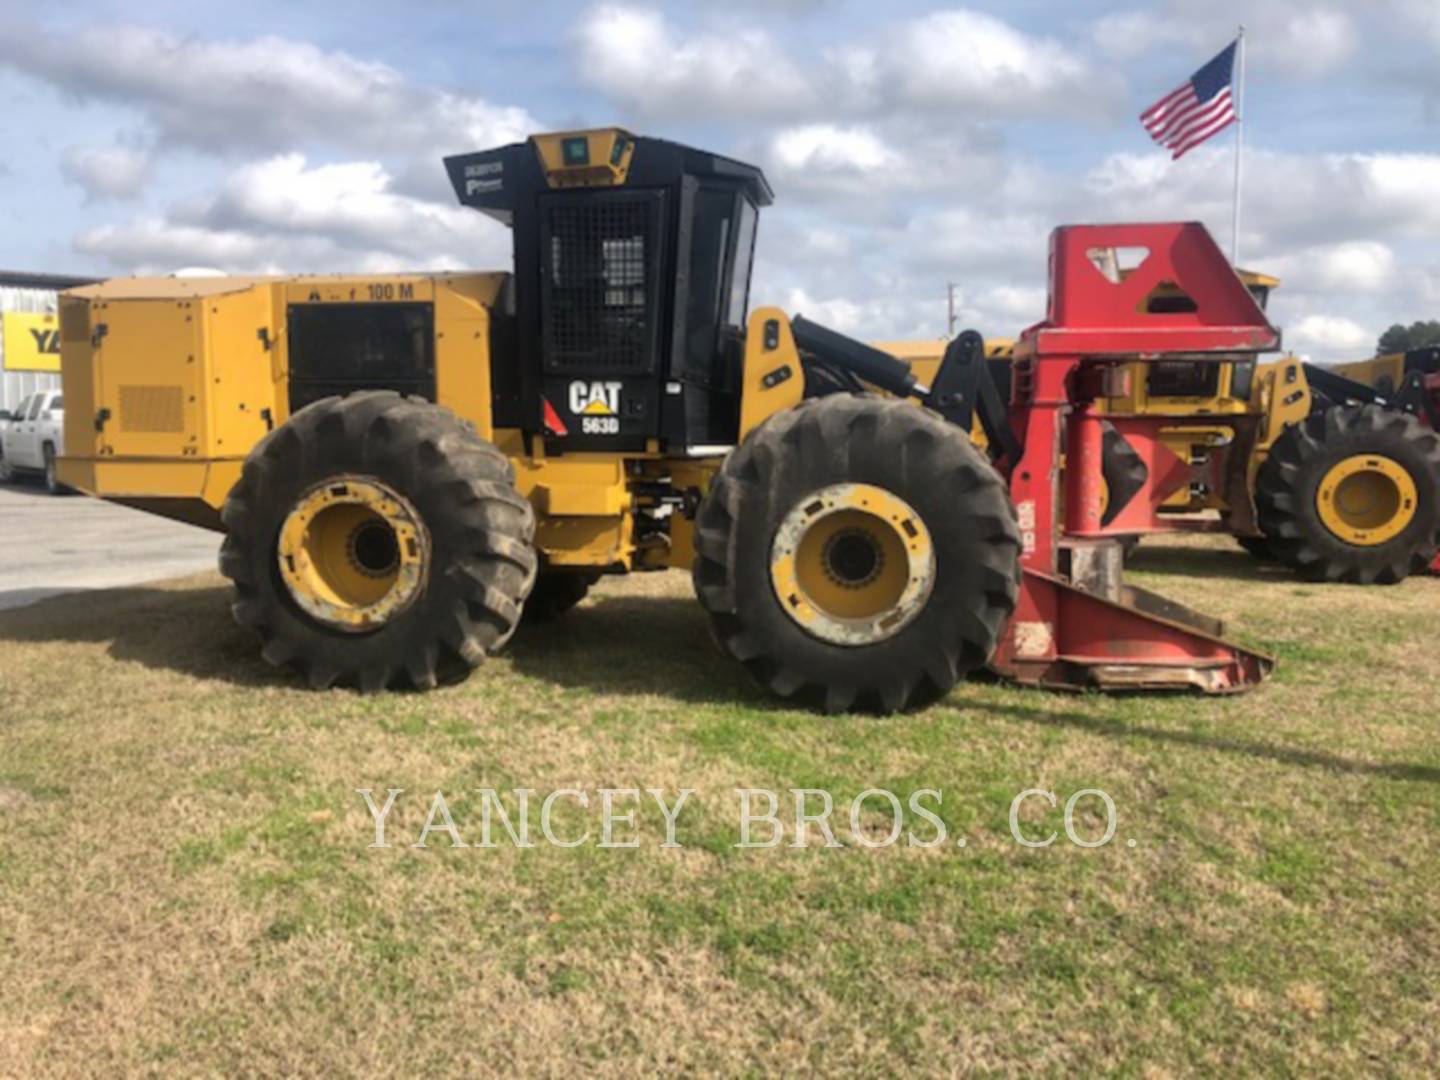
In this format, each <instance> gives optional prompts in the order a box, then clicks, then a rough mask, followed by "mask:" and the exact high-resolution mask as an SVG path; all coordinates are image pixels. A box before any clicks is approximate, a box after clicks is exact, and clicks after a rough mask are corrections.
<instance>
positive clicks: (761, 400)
mask: <svg viewBox="0 0 1440 1080" xmlns="http://www.w3.org/2000/svg"><path fill="white" fill-rule="evenodd" d="M804 396H805V372H804V370H803V369H802V368H801V366H800V352H799V350H798V349H796V347H795V335H794V334H793V333H791V330H790V320H789V318H787V317H786V315H785V313H784V312H783V311H781V310H780V309H779V308H773V307H767V308H757V309H756V310H755V311H754V312H752V313H751V315H750V325H749V326H748V328H747V329H746V331H745V362H744V368H743V373H742V375H741V396H740V432H739V435H738V437H737V441H738V439H743V438H745V436H746V435H748V434H750V432H751V431H753V430H755V428H757V427H759V426H760V425H761V424H762V423H763V422H764V421H765V420H767V419H769V418H770V417H772V416H774V415H775V414H776V413H778V412H780V411H781V410H783V409H790V408H794V407H795V406H796V405H798V404H800V400H801V398H803V397H804Z"/></svg>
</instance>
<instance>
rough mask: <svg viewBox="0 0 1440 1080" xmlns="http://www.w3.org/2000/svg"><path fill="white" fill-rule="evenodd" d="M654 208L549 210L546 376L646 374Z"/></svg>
mask: <svg viewBox="0 0 1440 1080" xmlns="http://www.w3.org/2000/svg"><path fill="white" fill-rule="evenodd" d="M653 206H654V204H653V202H651V201H650V200H624V199H614V200H589V201H586V202H576V203H563V202H557V203H554V204H552V205H551V206H549V207H547V214H546V226H547V229H546V231H547V233H548V236H549V243H548V245H547V250H546V251H545V256H546V266H545V267H544V285H543V293H544V306H545V311H544V323H545V363H546V367H547V368H549V369H550V370H552V371H553V370H560V371H569V370H579V369H584V370H586V371H647V370H649V369H650V367H651V366H652V363H653V356H652V351H653V350H652V348H651V340H652V331H653V325H652V323H653V321H654V317H655V316H654V308H655V304H654V293H655V285H656V282H655V281H654V280H653V274H654V271H653V265H654V261H653V259H652V255H653V254H654V253H653V251H652V250H651V248H652V245H653V244H655V243H656V237H655V236H654V226H653V224H652V223H653V221H654V215H653Z"/></svg>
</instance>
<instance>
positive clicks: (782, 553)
mask: <svg viewBox="0 0 1440 1080" xmlns="http://www.w3.org/2000/svg"><path fill="white" fill-rule="evenodd" d="M695 535H696V559H695V566H694V580H695V591H696V593H697V595H698V596H699V598H700V602H701V604H702V605H703V606H704V607H705V609H706V611H707V612H708V613H709V615H710V623H711V628H712V630H713V631H714V635H715V638H716V640H717V641H718V642H719V644H720V647H721V649H722V650H723V651H724V652H726V653H727V654H729V655H730V656H731V657H732V658H734V659H736V660H738V661H740V662H741V663H742V664H743V665H744V666H745V667H746V669H747V670H748V671H749V672H750V674H751V675H752V676H753V677H754V678H755V679H756V681H757V682H759V683H760V684H761V685H762V686H764V687H766V688H768V689H769V690H771V691H772V692H774V693H776V694H778V695H779V696H780V697H782V698H788V699H791V700H793V701H795V702H797V703H799V704H803V705H806V706H809V707H814V708H822V709H824V710H825V711H827V712H843V711H845V710H848V709H852V708H859V709H865V710H870V711H876V712H893V711H897V710H900V709H904V708H908V707H911V706H915V705H919V704H923V703H926V702H929V701H933V700H935V699H937V698H939V697H941V696H943V695H944V694H945V693H946V692H947V691H948V690H950V688H951V687H952V686H954V685H955V683H956V682H957V681H958V680H959V679H960V678H961V676H963V675H964V674H965V673H967V672H969V671H972V670H974V669H975V668H978V667H981V666H982V665H984V664H985V662H986V661H987V660H988V659H989V658H990V656H991V654H992V653H993V652H994V650H995V646H996V644H997V643H998V642H999V640H1000V635H1001V633H1002V631H1003V629H1004V627H1005V625H1006V622H1007V621H1008V619H1009V617H1010V614H1011V612H1013V611H1014V609H1015V599H1016V594H1017V590H1018V588H1019V581H1020V561H1019V558H1020V534H1019V530H1018V528H1017V526H1016V523H1015V513H1014V509H1013V507H1012V506H1011V504H1010V498H1009V494H1008V492H1007V491H1006V487H1005V483H1004V481H1003V480H1002V479H1001V478H1000V476H999V474H998V473H996V472H995V470H994V468H992V467H991V465H990V463H989V462H988V461H986V460H985V458H984V456H983V455H982V454H981V453H980V451H979V450H977V449H976V448H975V446H974V444H973V443H972V442H971V441H970V439H969V438H968V437H967V435H966V433H965V432H963V431H961V430H960V429H959V428H957V427H955V426H954V425H951V424H947V423H946V422H945V421H944V420H942V419H941V418H940V417H939V416H938V415H936V414H935V413H933V412H930V411H929V410H926V409H921V408H917V407H915V406H914V405H910V404H906V403H903V402H900V401H894V400H886V399H880V398H875V397H871V396H866V395H855V394H832V395H829V396H826V397H823V398H817V399H813V400H810V401H806V402H804V403H802V404H801V405H799V406H797V407H796V408H794V409H789V410H787V411H785V412H782V413H779V414H777V415H775V416H773V417H771V418H770V419H769V420H767V421H766V422H765V423H764V424H762V425H760V427H758V428H757V429H756V430H755V431H754V432H753V433H752V434H751V435H750V436H749V437H748V438H747V439H746V440H745V442H744V443H743V444H741V446H740V447H739V448H738V449H736V450H735V451H734V453H732V454H731V455H730V457H729V458H728V459H727V460H726V461H725V463H724V465H723V466H722V467H721V469H720V472H719V474H718V475H717V476H716V478H715V481H714V483H713V485H712V486H711V489H710V492H709V494H708V495H707V496H706V498H705V500H704V502H703V503H702V504H701V507H700V510H699V513H698V515H697V519H696V529H695Z"/></svg>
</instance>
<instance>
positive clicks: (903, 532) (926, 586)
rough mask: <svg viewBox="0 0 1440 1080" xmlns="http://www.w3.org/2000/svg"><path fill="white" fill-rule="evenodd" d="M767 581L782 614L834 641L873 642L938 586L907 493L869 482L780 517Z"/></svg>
mask: <svg viewBox="0 0 1440 1080" xmlns="http://www.w3.org/2000/svg"><path fill="white" fill-rule="evenodd" d="M770 581H771V584H772V585H773V587H774V589H775V595H776V596H777V597H778V598H779V599H780V605H781V607H782V608H784V610H785V613H786V614H787V615H789V616H790V618H791V619H793V620H794V621H795V622H796V623H798V624H799V625H800V626H801V627H802V628H803V629H804V630H805V631H806V632H807V633H809V634H812V635H813V636H815V637H817V638H819V639H820V640H822V641H828V642H831V643H832V644H836V645H870V644H873V643H874V642H877V641H883V640H884V639H885V638H888V637H891V636H892V635H894V634H896V633H898V632H899V631H900V630H901V629H902V628H903V627H904V626H905V625H906V624H908V623H909V622H910V621H911V620H912V619H914V618H915V616H917V615H918V614H919V613H920V611H921V610H922V609H923V608H924V606H925V601H926V600H927V599H929V597H930V591H931V589H933V588H934V585H935V548H934V545H933V544H932V543H931V540H930V531H929V529H927V528H926V527H925V522H924V521H923V520H922V519H921V517H920V515H919V514H917V513H916V512H915V510H914V508H912V507H911V506H910V504H909V503H907V502H906V501H905V500H904V499H901V498H899V497H898V496H896V495H892V494H891V493H890V492H888V491H886V490H885V489H884V488H879V487H875V486H874V485H871V484H834V485H832V486H830V487H827V488H822V489H821V490H819V491H816V492H814V493H813V494H811V495H809V496H807V497H806V498H804V499H802V500H801V501H800V503H799V504H798V505H796V506H795V508H794V509H792V510H791V511H790V512H789V513H788V514H787V515H786V517H785V519H784V520H783V521H782V522H781V523H780V527H779V529H777V530H776V533H775V540H774V543H773V544H772V546H771V551H770Z"/></svg>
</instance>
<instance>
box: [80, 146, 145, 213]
mask: <svg viewBox="0 0 1440 1080" xmlns="http://www.w3.org/2000/svg"><path fill="white" fill-rule="evenodd" d="M60 171H61V172H62V173H63V174H64V175H65V178H66V179H67V180H69V181H71V182H72V183H75V184H79V185H80V187H82V188H83V189H84V190H85V194H86V196H87V198H89V199H92V200H94V199H133V198H136V197H137V196H138V195H140V193H141V192H142V191H144V189H145V184H146V182H147V181H148V180H149V179H150V173H151V160H150V155H149V153H148V152H147V151H144V150H138V149H134V148H131V147H127V146H68V147H66V148H65V149H64V150H63V151H61V153H60Z"/></svg>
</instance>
